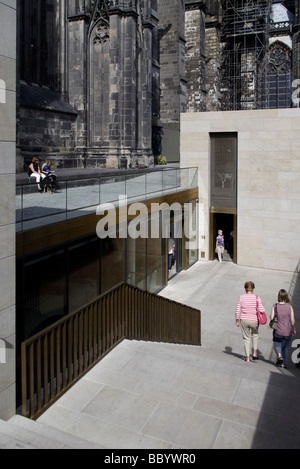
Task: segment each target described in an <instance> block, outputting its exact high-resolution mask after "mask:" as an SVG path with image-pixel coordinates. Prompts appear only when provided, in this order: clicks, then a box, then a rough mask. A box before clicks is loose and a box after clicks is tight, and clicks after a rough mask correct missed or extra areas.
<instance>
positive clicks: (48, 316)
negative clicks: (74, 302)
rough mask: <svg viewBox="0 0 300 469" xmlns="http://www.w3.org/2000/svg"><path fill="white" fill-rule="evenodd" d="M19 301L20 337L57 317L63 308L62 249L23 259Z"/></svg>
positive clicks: (64, 292) (63, 265)
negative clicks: (21, 292) (21, 287)
mask: <svg viewBox="0 0 300 469" xmlns="http://www.w3.org/2000/svg"><path fill="white" fill-rule="evenodd" d="M22 296H23V301H22V303H21V305H19V309H20V311H19V314H20V316H19V318H20V321H21V324H22V325H21V329H22V331H21V337H22V339H21V340H24V339H26V338H28V337H30V336H32V335H33V334H34V333H36V332H37V331H38V330H41V329H43V328H45V327H47V326H48V325H49V324H51V323H53V322H54V321H56V320H58V319H59V318H61V317H62V316H63V315H64V314H65V313H66V308H67V288H66V257H65V251H64V250H57V251H50V252H48V253H47V254H45V255H40V256H39V258H37V257H34V258H31V259H30V260H28V261H25V262H24V270H23V295H22Z"/></svg>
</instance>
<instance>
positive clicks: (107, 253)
mask: <svg viewBox="0 0 300 469" xmlns="http://www.w3.org/2000/svg"><path fill="white" fill-rule="evenodd" d="M101 243H102V248H101V252H102V259H101V293H104V292H105V291H107V290H109V289H110V288H112V287H113V286H114V285H117V284H118V283H121V282H124V278H125V248H126V244H125V239H119V238H118V237H117V238H116V239H110V238H106V239H103V240H102V241H101Z"/></svg>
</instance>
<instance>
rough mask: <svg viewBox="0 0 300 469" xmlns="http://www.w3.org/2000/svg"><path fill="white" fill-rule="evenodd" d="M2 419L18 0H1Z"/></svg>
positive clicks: (7, 408)
mask: <svg viewBox="0 0 300 469" xmlns="http://www.w3.org/2000/svg"><path fill="white" fill-rule="evenodd" d="M0 13H1V14H0V213H1V217H0V419H8V418H10V417H11V416H12V415H14V414H15V187H16V183H15V173H16V150H15V148H16V143H15V142H16V136H15V134H16V71H15V70H16V0H2V1H1V2H0Z"/></svg>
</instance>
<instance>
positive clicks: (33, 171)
mask: <svg viewBox="0 0 300 469" xmlns="http://www.w3.org/2000/svg"><path fill="white" fill-rule="evenodd" d="M28 176H29V177H30V178H35V180H36V183H37V188H38V190H39V191H40V192H42V189H41V186H40V181H41V179H44V178H45V177H46V176H45V174H43V173H41V170H40V166H39V159H38V158H37V157H36V156H34V157H33V158H32V161H31V163H30V165H29V166H28Z"/></svg>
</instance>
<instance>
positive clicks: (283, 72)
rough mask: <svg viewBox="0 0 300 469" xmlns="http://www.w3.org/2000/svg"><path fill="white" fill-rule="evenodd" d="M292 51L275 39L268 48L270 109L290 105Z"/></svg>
mask: <svg viewBox="0 0 300 469" xmlns="http://www.w3.org/2000/svg"><path fill="white" fill-rule="evenodd" d="M291 82H292V52H291V49H290V48H289V47H288V46H286V45H285V44H283V43H279V41H276V42H275V43H274V44H272V45H271V47H270V50H269V107H270V108H271V109H278V108H287V107H290V106H291V94H292V91H291Z"/></svg>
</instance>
